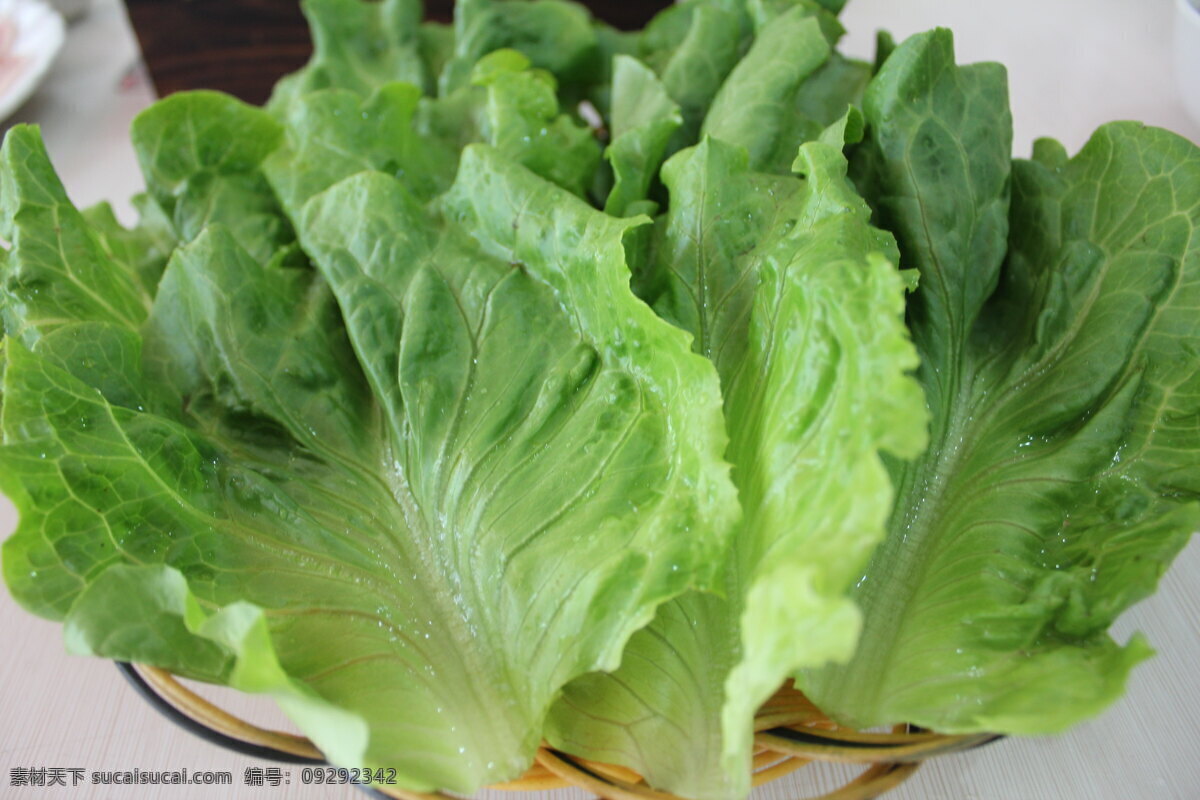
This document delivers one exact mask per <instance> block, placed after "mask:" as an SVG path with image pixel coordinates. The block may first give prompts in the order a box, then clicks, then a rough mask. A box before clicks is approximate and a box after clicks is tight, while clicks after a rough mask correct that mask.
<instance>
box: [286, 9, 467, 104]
mask: <svg viewBox="0 0 1200 800" xmlns="http://www.w3.org/2000/svg"><path fill="white" fill-rule="evenodd" d="M300 5H301V8H302V9H303V10H304V16H305V18H306V19H307V20H308V27H309V30H310V31H311V32H312V38H313V54H312V57H311V58H310V59H309V61H308V63H307V64H306V65H305V66H304V67H303V68H302V69H300V70H298V71H297V72H294V73H292V74H291V75H288V76H287V77H285V78H283V79H282V80H281V81H279V83H278V84H276V86H275V90H274V92H272V94H271V99H270V101H269V102H268V104H267V105H268V108H270V109H271V110H272V111H274V112H276V113H279V114H286V113H287V108H288V106H289V105H291V103H292V102H294V101H295V100H296V99H297V98H299V97H301V96H303V95H305V94H307V93H309V92H313V91H317V90H319V89H345V90H346V91H351V92H354V93H355V94H358V95H362V96H363V97H366V96H368V95H370V94H372V93H373V92H374V91H375V90H377V89H380V88H382V87H383V86H385V85H387V84H389V83H394V82H402V83H409V84H412V85H413V86H416V87H417V88H419V89H421V90H422V91H431V90H432V89H433V88H434V81H435V79H436V78H437V73H436V71H435V70H436V65H437V64H438V63H439V62H441V61H443V60H444V58H445V57H444V56H443V55H441V52H442V50H443V49H444V47H443V45H442V44H441V39H442V37H440V36H439V35H438V34H437V33H436V32H435V29H431V28H428V27H426V26H422V25H421V17H422V8H421V2H420V0H378V2H363V0H302V2H301V4H300Z"/></svg>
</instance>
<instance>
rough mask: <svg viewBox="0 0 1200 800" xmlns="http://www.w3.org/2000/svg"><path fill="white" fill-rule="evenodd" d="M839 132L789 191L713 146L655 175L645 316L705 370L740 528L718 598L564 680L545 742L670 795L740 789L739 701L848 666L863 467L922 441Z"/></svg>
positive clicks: (891, 272) (803, 160)
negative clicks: (685, 334)
mask: <svg viewBox="0 0 1200 800" xmlns="http://www.w3.org/2000/svg"><path fill="white" fill-rule="evenodd" d="M850 127H851V133H853V132H855V129H857V132H861V125H858V126H854V125H851V126H850ZM846 130H847V127H846V125H842V126H839V127H838V128H837V129H834V130H831V131H830V132H829V137H828V139H829V140H828V141H821V142H813V143H810V144H806V145H805V146H804V147H803V148H801V150H800V155H799V157H798V158H797V160H796V165H795V166H796V169H797V171H799V172H801V173H802V174H803V175H804V176H805V179H804V180H798V179H796V178H793V177H787V178H784V177H775V176H768V175H763V174H758V173H755V172H753V171H752V170H751V169H750V168H749V155H748V153H747V152H746V151H745V150H743V149H742V148H738V147H734V146H732V145H729V144H726V143H724V142H721V141H719V140H716V139H706V140H705V141H704V142H702V143H701V144H700V145H699V146H698V147H696V148H693V149H691V150H687V151H684V152H682V153H680V154H678V155H676V156H675V157H674V158H672V159H671V161H670V162H668V164H667V165H666V167H665V168H664V170H663V173H664V180H665V181H666V183H667V186H668V188H669V189H670V192H671V204H670V209H669V210H668V212H667V215H666V218H665V220H664V223H663V227H662V229H661V231H660V234H661V241H660V242H659V243H658V246H657V254H658V260H657V261H656V262H655V264H654V268H655V269H656V270H658V272H659V276H660V278H661V294H660V296H659V298H658V301H657V303H656V305H655V308H656V309H657V310H658V311H659V312H660V313H661V314H662V315H663V316H664V317H666V318H667V319H669V320H671V321H673V322H675V323H676V324H677V325H679V326H680V327H682V328H684V329H685V330H687V331H689V332H691V333H692V334H693V335H694V336H695V337H696V338H695V349H696V350H697V352H699V353H702V354H703V355H705V356H707V357H708V358H709V359H711V360H712V361H713V362H714V364H715V365H716V367H717V370H718V372H719V373H720V375H721V382H722V387H723V389H724V393H725V419H726V425H727V427H728V429H729V436H730V444H729V459H730V461H731V462H732V463H733V467H734V473H733V475H734V481H735V483H736V484H737V486H738V491H739V494H740V498H741V501H742V504H743V507H744V509H745V517H744V519H743V522H742V525H741V526H740V527H739V529H738V531H737V534H736V539H735V545H734V549H733V552H732V553H731V555H730V557H729V559H728V561H727V563H726V566H725V572H724V575H723V580H724V595H725V597H724V599H722V598H718V597H714V596H711V595H700V594H689V595H686V596H684V597H683V598H681V599H679V600H676V601H673V602H672V603H669V604H668V605H667V606H665V607H664V608H663V609H662V610H661V611H660V613H659V615H658V616H657V617H656V619H655V621H654V622H653V623H652V624H651V625H650V627H649V628H648V629H647V630H645V631H642V632H639V633H638V634H637V635H635V636H634V638H633V639H632V640H631V641H630V644H629V647H628V648H627V650H626V655H625V660H624V661H623V662H622V665H621V668H620V669H619V670H617V671H616V672H615V673H614V674H612V675H599V674H597V675H589V676H586V677H584V678H581V679H579V680H577V681H575V682H574V683H572V684H570V685H568V687H567V689H566V692H565V694H564V698H563V700H562V701H561V702H560V704H559V705H558V706H556V708H555V710H554V712H553V714H552V715H551V719H550V729H549V733H548V736H549V738H550V739H551V741H552V742H554V743H555V744H556V745H558V746H561V747H563V748H565V749H567V750H569V751H571V752H575V753H580V754H583V755H585V756H588V757H591V758H597V759H602V760H605V761H613V762H616V763H621V764H626V765H629V766H631V767H633V768H635V769H637V770H638V771H639V772H641V773H642V774H644V775H645V776H646V778H647V780H648V781H649V782H650V783H651V785H653V786H656V787H659V788H663V789H668V790H670V791H673V792H676V793H679V794H682V795H684V796H687V797H695V798H729V797H740V796H743V795H745V794H746V793H747V792H748V791H749V788H750V785H749V780H750V778H749V776H750V755H751V750H752V748H751V738H752V735H753V717H754V714H755V712H756V710H757V709H758V707H759V706H760V705H761V704H762V702H763V701H765V700H766V699H767V698H768V697H770V696H771V694H772V693H774V691H775V690H776V689H777V688H778V687H779V685H780V684H781V683H782V682H783V681H784V679H785V678H786V677H787V676H788V675H789V674H790V673H791V672H793V671H794V670H796V669H797V668H799V667H803V666H817V665H820V664H824V663H826V662H827V661H830V660H835V661H845V660H846V659H848V658H849V657H850V655H851V654H852V653H853V651H854V646H855V643H856V641H857V635H858V629H859V618H858V612H857V609H856V608H855V607H854V605H853V603H851V602H850V601H849V600H848V599H847V598H846V592H847V590H848V589H849V587H850V585H851V584H852V583H853V581H854V579H855V578H856V577H857V576H858V575H859V573H860V571H861V569H862V568H863V566H864V565H865V562H866V559H867V557H868V556H869V554H870V551H871V549H872V547H873V546H874V544H875V542H877V541H878V540H879V539H880V538H881V537H882V535H883V530H884V522H885V520H886V518H887V515H888V512H889V511H890V509H891V501H892V491H891V486H890V484H889V482H888V476H887V472H886V470H885V469H884V467H883V464H882V462H881V461H880V458H879V455H878V454H879V452H880V451H886V452H890V453H892V454H895V455H898V456H901V457H910V456H913V455H915V454H916V453H917V452H918V451H919V450H920V448H921V447H922V446H923V444H924V433H925V431H924V424H923V423H924V417H923V413H922V400H921V394H920V388H919V387H918V386H917V384H916V382H915V381H913V380H912V379H911V378H910V377H908V376H907V375H906V372H907V371H908V370H911V369H912V368H914V367H915V366H916V354H915V351H914V350H913V347H912V345H911V343H910V342H909V341H908V337H907V334H906V332H905V330H904V326H903V323H902V320H901V314H902V311H903V305H904V302H903V293H904V288H903V285H902V282H901V280H900V277H899V275H898V273H897V272H896V270H895V269H894V268H893V267H892V265H891V264H890V263H889V262H888V261H887V259H886V257H885V254H891V253H893V251H894V244H893V242H892V240H891V237H890V236H888V235H886V234H883V233H882V232H881V231H878V230H875V229H873V228H872V227H870V225H869V224H868V219H869V216H870V211H869V209H868V208H867V207H866V205H865V204H864V203H863V201H862V200H861V199H860V198H859V197H858V196H857V195H856V194H855V193H854V191H853V188H852V187H851V186H850V184H849V182H848V181H847V180H846V169H847V165H846V160H845V158H844V157H843V156H842V153H841V148H842V142H843V138H842V137H843V136H844V135H845V133H846ZM893 257H894V256H893Z"/></svg>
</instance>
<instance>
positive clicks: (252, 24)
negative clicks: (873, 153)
mask: <svg viewBox="0 0 1200 800" xmlns="http://www.w3.org/2000/svg"><path fill="white" fill-rule="evenodd" d="M126 5H127V7H128V9H129V18H130V20H131V21H132V22H133V28H134V30H135V31H136V32H137V36H138V40H139V41H140V42H141V45H142V54H143V56H144V57H145V60H146V64H147V66H148V67H149V68H150V75H151V77H152V78H153V80H154V86H155V88H156V89H158V94H159V96H165V95H168V94H170V93H171V92H178V91H181V90H184V89H220V90H221V91H224V92H229V93H230V94H232V95H236V96H237V97H240V98H242V99H243V100H246V101H248V102H251V103H262V102H264V101H265V100H266V99H267V97H268V96H269V95H270V93H271V87H272V85H274V83H275V81H276V80H278V79H279V77H280V76H282V75H284V74H286V73H288V72H291V71H292V70H295V69H297V68H299V67H300V66H302V65H303V64H304V62H305V61H307V60H308V56H309V53H310V52H312V42H311V40H310V39H309V36H308V26H307V25H306V24H305V22H304V16H303V15H302V14H301V13H300V5H299V3H298V2H297V0H126ZM584 5H586V6H588V7H589V8H591V9H592V12H593V13H594V14H595V15H596V16H597V17H598V18H600V19H603V20H605V21H607V22H610V23H612V24H614V25H616V26H617V27H619V28H626V29H629V28H636V27H640V26H642V25H644V24H645V23H646V21H647V20H649V19H650V17H652V16H653V15H654V14H655V13H657V12H658V10H659V9H661V8H665V7H666V6H668V5H670V0H633V2H628V1H627V2H621V0H590V2H585V3H584ZM453 7H454V3H453V0H426V3H425V8H426V14H427V16H428V17H429V18H430V19H436V20H440V21H443V22H448V21H449V20H450V16H451V13H452V9H453Z"/></svg>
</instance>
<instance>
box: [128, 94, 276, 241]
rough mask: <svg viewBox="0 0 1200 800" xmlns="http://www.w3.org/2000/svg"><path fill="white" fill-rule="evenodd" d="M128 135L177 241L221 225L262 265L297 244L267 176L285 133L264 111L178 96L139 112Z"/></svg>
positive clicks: (221, 99) (210, 97)
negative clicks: (267, 161) (266, 168)
mask: <svg viewBox="0 0 1200 800" xmlns="http://www.w3.org/2000/svg"><path fill="white" fill-rule="evenodd" d="M131 136H132V139H133V149H134V152H135V153H136V154H137V158H138V163H139V164H140V165H141V167H142V174H143V175H144V176H145V178H146V190H147V192H148V193H149V195H150V196H151V197H152V198H153V199H154V201H155V202H156V203H157V204H158V206H159V207H160V208H161V210H162V212H163V214H165V215H166V217H167V218H168V219H170V220H171V225H172V226H173V228H174V231H175V235H176V237H177V238H178V239H179V240H180V241H183V242H188V241H191V240H192V239H194V238H196V236H198V235H199V234H200V232H201V231H203V230H204V229H205V227H207V226H208V225H210V224H214V223H216V224H221V225H224V226H225V227H227V228H228V229H229V230H230V231H231V232H232V234H233V236H234V238H236V239H237V240H238V243H239V244H241V246H242V247H244V248H246V249H247V250H249V251H250V253H251V254H252V255H254V256H255V257H256V258H259V259H263V260H266V259H268V258H270V257H271V256H272V255H274V253H275V251H277V250H278V249H279V248H281V247H285V246H287V245H288V244H290V243H292V242H293V241H295V234H294V233H293V232H292V229H291V226H290V225H289V224H288V221H287V219H286V218H285V217H284V215H283V211H282V210H281V209H280V207H279V203H278V201H277V200H276V198H275V195H274V194H273V193H272V191H271V187H270V186H269V185H267V180H266V178H265V177H264V176H263V173H262V168H261V167H262V162H263V160H264V159H265V158H266V157H267V156H268V155H269V154H270V153H271V152H272V151H273V150H274V149H275V148H276V147H277V146H278V145H279V142H280V139H281V138H282V136H283V130H282V128H281V127H280V125H279V124H278V123H277V122H275V120H274V119H272V117H271V116H270V115H269V114H267V113H266V112H265V111H263V110H261V109H258V108H255V107H254V106H250V105H247V104H245V103H243V102H241V101H240V100H237V99H235V98H233V97H230V96H228V95H224V94H220V93H219V92H209V91H196V92H179V93H177V94H174V95H171V96H170V97H168V98H166V99H165V100H162V101H160V102H158V103H155V104H154V105H152V106H150V107H149V108H147V109H146V110H145V111H143V112H142V113H140V114H138V116H137V117H136V118H135V119H134V121H133V127H132V129H131Z"/></svg>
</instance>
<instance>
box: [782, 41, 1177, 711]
mask: <svg viewBox="0 0 1200 800" xmlns="http://www.w3.org/2000/svg"><path fill="white" fill-rule="evenodd" d="M865 109H866V117H867V122H868V134H867V138H866V141H865V142H864V144H863V145H862V147H861V148H860V149H859V150H858V151H857V153H856V154H855V162H856V164H855V179H856V182H857V184H858V186H859V188H860V189H861V190H862V191H863V192H864V194H865V195H866V196H867V197H868V198H869V199H870V200H871V202H872V203H873V205H874V207H875V210H876V212H877V214H878V219H879V220H880V222H882V223H883V224H884V225H885V226H886V227H888V228H889V229H891V230H893V231H894V232H895V234H896V237H897V239H898V240H899V244H900V247H901V252H902V257H903V262H902V263H903V264H904V265H905V266H907V267H915V268H917V269H919V270H920V272H921V284H920V287H919V288H918V289H917V291H916V292H915V293H914V294H913V295H912V298H911V301H910V304H909V324H910V326H911V328H912V334H913V338H914V340H915V341H916V343H917V346H918V348H919V349H920V351H921V355H922V368H921V371H920V378H921V381H922V383H923V385H924V387H925V392H926V396H927V401H928V405H929V409H930V413H931V417H932V446H931V447H930V449H929V451H928V454H927V455H926V456H924V457H923V458H921V459H918V460H916V461H914V462H911V463H907V464H905V463H895V464H893V474H894V479H895V481H896V485H897V487H898V492H899V496H898V501H897V504H896V508H895V511H894V512H893V514H892V519H891V522H890V526H889V532H888V537H887V539H886V540H885V541H884V543H883V544H882V545H881V546H880V548H879V549H878V550H877V551H876V553H875V555H874V557H873V558H872V560H871V563H870V566H869V567H868V569H867V570H866V571H865V573H864V574H863V576H862V578H861V580H860V581H859V582H858V583H857V585H856V589H855V595H854V596H855V600H856V601H857V602H858V604H859V605H860V606H861V607H862V609H863V614H864V620H865V623H864V628H863V636H862V640H861V643H860V646H859V649H858V651H857V653H856V654H855V656H854V658H853V660H852V661H851V662H850V663H849V665H847V666H844V667H837V668H828V669H824V670H820V671H814V672H810V673H808V674H807V675H806V676H805V677H804V680H803V688H804V690H805V691H806V692H807V693H808V694H809V695H810V696H811V697H812V698H813V699H814V700H815V701H816V702H817V703H818V704H819V705H820V706H821V707H822V708H824V709H826V710H827V711H829V712H830V713H832V714H834V715H835V716H836V717H837V718H838V719H841V720H844V721H846V722H848V723H851V724H855V725H875V724H885V723H892V722H899V721H907V722H914V723H917V724H920V725H923V726H927V727H931V728H935V729H937V730H940V731H945V732H972V731H994V732H1002V733H1017V734H1035V733H1049V732H1054V731H1059V730H1062V729H1063V728H1065V727H1067V726H1068V725H1070V724H1072V723H1075V722H1078V721H1079V720H1081V719H1083V718H1085V717H1088V716H1091V715H1093V714H1095V713H1097V712H1098V711H1100V710H1101V709H1102V708H1104V707H1105V706H1106V705H1108V704H1109V703H1111V702H1112V701H1113V700H1114V699H1115V698H1116V697H1117V696H1118V695H1119V694H1120V693H1121V691H1122V688H1123V684H1124V682H1125V678H1126V675H1127V674H1128V672H1129V670H1130V668H1131V667H1132V666H1133V665H1134V664H1136V663H1137V662H1138V661H1140V660H1142V659H1143V658H1145V657H1146V656H1147V655H1149V652H1150V651H1149V648H1148V647H1147V645H1146V644H1145V642H1144V641H1143V640H1142V639H1141V638H1140V637H1135V638H1134V639H1132V640H1131V641H1130V642H1129V643H1128V644H1126V645H1124V646H1121V645H1118V644H1117V643H1115V642H1114V641H1113V640H1112V639H1111V638H1110V637H1109V635H1108V633H1107V629H1108V627H1109V625H1110V624H1111V623H1112V622H1113V620H1114V619H1115V618H1116V616H1117V615H1118V614H1119V613H1120V612H1121V611H1122V610H1124V609H1125V608H1127V607H1128V606H1129V605H1130V604H1131V603H1133V602H1135V601H1137V600H1138V599H1140V598H1142V597H1145V596H1146V595H1147V594H1149V593H1150V592H1151V591H1153V589H1154V586H1155V584H1156V582H1157V580H1158V578H1159V576H1160V575H1161V574H1162V572H1163V571H1164V570H1165V569H1166V566H1167V565H1168V564H1169V562H1170V560H1171V558H1172V557H1173V556H1174V555H1175V553H1176V552H1178V550H1179V549H1180V548H1181V547H1182V546H1183V544H1184V543H1185V542H1186V540H1187V538H1188V536H1189V535H1190V534H1191V532H1192V531H1193V530H1195V529H1196V527H1197V525H1198V524H1200V505H1198V504H1197V503H1196V498H1197V495H1198V490H1200V468H1198V467H1197V465H1196V460H1195V457H1194V454H1195V453H1196V451H1197V448H1200V431H1198V429H1197V427H1196V426H1195V424H1194V421H1195V419H1196V415H1197V414H1198V413H1200V370H1197V366H1198V365H1200V356H1198V353H1197V350H1196V347H1195V344H1194V343H1195V341H1196V337H1197V335H1198V334H1200V316H1198V315H1197V314H1196V308H1197V306H1198V305H1200V245H1198V244H1197V242H1198V241H1200V237H1198V236H1197V231H1198V229H1200V150H1198V149H1197V148H1196V147H1195V146H1194V145H1192V144H1191V143H1189V142H1187V141H1185V140H1183V139H1181V138H1179V137H1177V136H1175V135H1173V134H1170V133H1167V132H1165V131H1161V130H1155V129H1151V128H1144V127H1142V126H1140V125H1137V124H1134V123H1118V124H1113V125H1108V126H1105V127H1103V128H1101V129H1100V130H1099V131H1097V133H1096V134H1095V135H1094V136H1093V137H1092V139H1091V140H1090V141H1089V142H1088V144H1087V145H1086V146H1085V147H1084V148H1083V150H1082V151H1081V152H1080V153H1079V154H1078V155H1077V156H1075V157H1074V158H1067V156H1066V154H1065V153H1064V152H1063V150H1062V148H1061V146H1059V145H1058V144H1057V143H1054V142H1050V141H1044V142H1041V143H1040V144H1039V145H1038V147H1037V151H1036V153H1035V156H1034V159H1033V160H1032V161H1028V162H1022V161H1018V162H1016V163H1015V164H1011V162H1010V161H1009V152H1010V146H1011V132H1010V129H1009V117H1008V108H1007V102H1006V87H1005V80H1004V72H1003V69H1002V68H1001V67H999V66H996V65H991V64H984V65H976V66H969V67H957V66H955V64H954V53H953V46H952V40H951V37H950V34H949V32H947V31H935V32H932V33H928V34H923V35H920V36H917V37H914V38H912V39H910V40H909V41H907V42H905V43H904V44H902V45H901V46H900V47H898V48H897V49H896V50H895V52H894V53H893V54H892V55H891V56H890V57H889V58H888V60H887V62H886V64H885V65H884V67H883V69H882V71H881V72H880V73H879V75H878V77H877V78H876V79H875V80H874V81H873V82H872V84H871V86H870V88H869V89H868V91H867V95H866V105H865Z"/></svg>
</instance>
